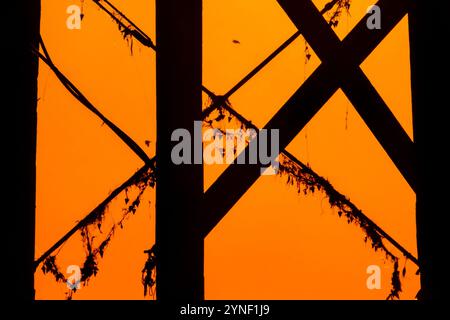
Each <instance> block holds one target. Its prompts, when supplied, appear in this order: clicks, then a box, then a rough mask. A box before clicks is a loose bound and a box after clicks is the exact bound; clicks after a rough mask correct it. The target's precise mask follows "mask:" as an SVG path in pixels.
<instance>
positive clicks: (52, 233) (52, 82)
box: [35, 0, 419, 299]
mask: <svg viewBox="0 0 450 320" xmlns="http://www.w3.org/2000/svg"><path fill="white" fill-rule="evenodd" d="M84 2H85V4H84V13H85V18H84V20H83V22H82V28H81V30H68V29H67V28H66V25H65V20H66V18H67V16H68V15H67V14H66V8H67V7H68V6H69V5H71V4H77V5H80V4H81V2H80V0H58V1H50V0H43V1H42V23H41V26H42V35H43V38H44V41H45V42H46V45H47V48H48V50H49V52H50V54H51V56H52V58H53V60H54V62H55V64H56V65H57V66H59V67H60V69H61V71H63V72H64V73H65V74H66V75H67V76H68V78H69V79H71V80H72V81H73V82H74V83H75V84H76V85H77V86H78V87H79V89H80V90H81V91H82V92H83V93H84V94H85V95H86V96H87V97H88V98H89V99H90V100H91V101H92V102H93V103H94V105H96V106H97V107H98V108H99V109H100V110H101V111H102V112H103V113H104V114H105V115H107V116H108V117H109V118H110V119H111V120H112V121H113V122H115V123H116V124H117V125H118V126H119V127H121V128H122V129H123V130H124V131H125V132H127V133H128V134H129V135H130V136H131V137H132V138H133V139H135V140H136V141H137V142H138V143H139V144H140V145H141V147H142V148H143V149H144V150H146V151H148V154H149V155H150V156H152V155H154V146H155V144H154V141H155V135H156V130H155V101H156V100H155V54H154V52H153V51H152V50H151V49H148V48H145V47H142V46H141V45H139V44H138V43H137V42H136V41H135V42H134V46H133V47H134V52H133V55H131V54H130V49H129V47H128V46H127V44H126V42H125V41H124V40H123V39H122V37H121V34H120V33H119V32H118V31H117V27H116V25H115V24H114V23H113V22H112V21H111V19H110V18H109V17H107V16H106V15H105V14H104V13H103V12H101V11H100V10H99V9H98V8H97V7H96V6H95V5H94V4H93V3H92V1H90V0H85V1H84ZM112 2H113V3H114V4H115V5H117V6H118V7H119V8H120V9H121V10H122V11H123V12H125V13H126V14H127V15H128V16H129V17H130V18H131V19H133V20H134V21H135V22H136V23H137V24H138V25H139V26H140V27H141V28H142V29H143V30H144V31H145V32H146V33H147V34H148V35H150V36H151V37H152V39H154V38H155V16H154V1H144V0H135V1H132V2H130V1H123V0H120V1H119V0H112ZM203 3H204V49H203V50H204V58H203V59H204V60H203V70H204V71H203V83H204V84H205V85H206V86H207V87H208V88H209V89H211V90H213V91H214V92H216V93H218V94H221V93H225V92H226V91H227V90H228V89H229V88H231V86H233V85H234V84H235V83H236V82H237V81H238V80H240V79H241V78H242V77H243V76H244V75H245V74H246V73H247V72H248V71H250V70H251V69H252V68H253V67H254V66H256V64H258V63H259V62H260V61H261V60H263V59H264V58H265V57H266V56H267V55H268V54H269V53H270V52H271V51H273V50H274V49H275V48H276V47H277V46H278V45H279V44H281V43H282V42H283V41H284V40H286V39H287V38H288V37H289V36H290V35H291V34H292V33H294V32H295V30H296V29H295V26H294V25H293V24H292V22H290V20H289V18H288V17H287V16H286V14H285V13H284V12H283V11H282V10H281V8H280V7H279V5H278V4H277V2H276V1H275V0H228V1H218V0H204V1H203ZM314 3H315V4H316V5H317V6H318V7H319V8H320V9H321V8H322V7H323V4H324V3H326V1H325V0H316V1H314ZM255 4H257V5H255ZM371 4H373V1H371V0H353V1H352V8H351V16H347V15H346V14H344V15H343V17H342V19H341V23H340V26H339V27H338V28H337V29H336V32H337V33H338V35H339V37H340V38H341V39H342V38H343V37H344V36H345V35H346V34H347V32H348V31H350V30H351V29H352V28H353V27H354V25H355V24H356V23H357V22H358V21H359V20H360V19H361V17H362V16H363V15H364V14H365V11H366V8H367V7H368V6H369V5H371ZM233 39H237V40H239V41H240V43H241V44H239V45H238V44H234V43H233V42H232V40H233ZM319 63H320V61H319V60H318V58H317V57H316V56H315V55H313V57H312V59H311V61H310V62H309V63H308V64H307V65H306V66H305V64H304V40H303V39H302V38H299V39H297V40H296V41H295V42H294V43H293V44H292V45H291V46H290V47H289V48H288V49H286V50H285V51H284V52H283V53H282V54H281V55H280V56H279V57H277V58H276V59H275V60H274V61H273V62H272V63H271V64H270V65H269V66H267V67H266V68H265V69H264V70H263V71H262V72H260V74H258V76H256V77H255V78H254V79H253V80H251V81H250V82H249V83H248V84H247V85H246V86H244V87H243V88H242V89H241V90H240V91H238V92H237V93H236V94H235V95H234V96H233V97H232V98H231V99H230V101H231V103H232V105H233V107H234V108H235V109H237V110H238V111H239V112H241V113H242V114H243V115H244V116H245V117H247V118H248V119H250V120H252V122H253V123H254V124H256V125H258V126H260V127H261V126H263V125H264V124H265V123H266V122H267V120H269V119H270V118H271V116H272V115H273V114H274V113H275V112H276V110H277V109H279V108H280V107H281V106H282V105H283V103H284V102H285V101H286V100H287V99H288V98H289V97H290V96H291V95H292V94H293V93H294V91H295V90H296V89H297V88H298V87H299V86H300V85H301V84H302V82H303V81H304V79H305V78H306V77H308V76H309V75H310V74H311V73H312V72H313V71H314V69H315V68H316V67H317V66H318V65H319ZM362 69H363V70H364V72H365V73H366V74H367V76H368V78H369V79H370V80H371V81H372V83H373V85H374V87H375V88H376V89H377V90H378V92H379V93H380V95H381V96H382V97H383V99H384V100H385V101H386V103H387V105H388V106H389V107H390V108H391V110H392V112H393V113H394V114H395V115H396V116H397V118H398V120H399V122H400V123H401V124H402V126H403V127H404V129H405V130H406V131H407V132H408V134H409V135H410V136H412V120H411V94H410V83H409V50H408V24H407V18H405V19H403V20H402V21H401V23H400V24H399V25H398V26H397V27H396V28H395V29H394V30H393V32H391V34H390V35H389V36H388V37H387V38H386V39H385V40H384V41H383V42H382V44H381V45H380V46H379V47H378V48H377V49H376V50H375V51H374V52H373V53H372V54H371V55H370V56H369V58H368V59H367V60H366V61H365V62H364V63H363V64H362ZM39 98H40V100H39V103H38V117H39V119H38V152H37V170H38V171H37V224H36V255H37V256H39V255H40V254H41V253H42V252H44V251H45V250H46V249H48V247H49V246H50V245H52V244H53V243H54V242H55V241H56V240H58V239H59V238H60V237H61V236H62V235H63V234H65V233H66V232H67V231H68V230H69V229H70V228H71V227H72V226H73V225H74V224H75V223H76V221H77V220H79V219H81V218H83V217H84V216H85V215H86V214H87V213H88V212H89V211H90V210H92V209H93V208H94V207H95V206H96V205H97V204H98V203H99V202H100V201H102V200H103V199H104V198H105V197H106V196H107V195H108V193H109V192H110V191H112V190H113V189H114V188H115V187H117V186H118V185H119V184H121V183H122V181H123V180H125V179H126V178H128V177H129V176H130V175H131V174H132V173H134V172H135V171H136V170H137V169H138V168H139V167H140V166H141V165H142V163H141V162H140V160H139V159H138V158H137V157H136V156H135V155H134V154H133V153H132V152H131V151H129V150H128V149H127V147H126V146H125V145H124V144H123V143H122V142H121V141H120V140H119V139H118V138H116V137H115V136H114V134H113V133H111V131H110V130H109V129H108V128H107V127H106V126H102V123H101V121H99V120H98V119H97V118H95V116H93V115H92V114H91V113H90V112H89V111H87V110H86V109H85V108H84V107H83V106H82V105H81V104H80V103H78V102H77V101H76V100H75V99H74V98H72V96H70V95H69V93H67V92H66V90H65V89H64V88H63V87H62V85H61V84H60V83H59V82H58V80H57V79H56V77H55V76H54V75H53V74H52V73H51V71H50V70H49V69H48V68H47V67H46V66H45V65H42V64H41V68H40V74H39ZM145 140H150V141H152V143H151V144H150V147H147V146H146V145H145V143H144V142H145ZM288 150H289V151H290V152H291V153H293V154H294V155H296V156H297V157H298V158H299V159H301V160H302V161H304V162H308V163H309V164H310V165H311V167H312V168H313V169H314V170H315V171H316V172H318V173H319V174H321V175H322V176H324V177H326V178H328V179H329V180H330V181H331V182H332V183H333V185H334V186H335V187H336V189H337V190H338V191H340V192H342V193H344V194H346V195H347V196H349V197H350V199H351V200H352V201H353V202H354V203H355V204H356V205H357V206H359V207H360V208H361V209H362V210H363V211H364V212H365V213H366V214H367V215H368V216H369V217H370V218H371V219H373V220H374V221H375V222H376V223H378V224H379V225H380V226H381V227H382V228H384V229H385V231H387V232H388V233H390V234H391V235H392V236H393V237H394V238H395V239H397V240H398V241H399V242H400V243H401V244H402V245H403V246H404V247H406V248H407V249H408V250H409V251H410V252H412V253H413V254H414V255H416V254H417V253H416V252H417V251H416V243H415V218H414V205H415V194H414V192H413V191H412V190H411V189H410V187H409V186H408V184H407V183H406V182H405V180H404V179H403V178H402V176H401V175H400V173H399V172H398V171H397V170H396V168H395V166H394V165H393V164H392V163H391V161H390V160H389V158H388V156H387V155H386V153H385V152H384V151H383V149H382V148H381V146H379V145H378V143H377V141H376V139H375V138H374V137H373V135H372V134H371V133H370V131H369V130H368V129H367V127H366V126H365V124H364V123H363V121H362V120H361V118H360V117H359V115H358V114H357V113H356V112H355V110H354V109H353V107H352V105H351V104H350V102H349V101H348V100H347V99H346V97H345V95H344V94H343V93H342V92H341V91H338V92H337V93H336V94H335V95H334V96H333V97H332V98H331V99H330V100H329V101H328V103H327V104H326V105H325V106H324V107H323V108H322V110H321V111H320V112H319V113H318V114H317V115H316V116H315V117H314V118H313V120H312V121H311V122H310V124H309V125H308V126H307V127H306V128H305V129H304V130H302V131H301V132H300V134H299V135H298V136H297V137H296V139H295V140H294V141H293V142H292V143H291V144H290V145H289V147H288ZM224 168H225V166H220V167H217V166H216V167H210V166H206V167H205V188H208V187H209V186H210V185H211V183H212V182H213V181H214V180H215V179H216V178H217V176H218V175H219V174H220V172H221V171H223V169H224ZM123 199H124V198H123V196H121V197H119V198H118V200H117V201H116V202H114V203H113V204H112V205H111V206H110V208H109V211H108V214H107V215H106V223H108V222H111V221H117V219H119V217H120V211H121V208H122V206H123ZM149 201H150V202H149ZM153 204H154V191H153V190H149V191H147V192H146V194H145V201H143V203H142V204H141V206H140V208H139V210H138V212H137V213H136V215H135V216H132V217H131V218H130V219H129V220H128V221H127V222H126V224H125V228H124V229H123V230H119V231H118V232H117V233H116V235H115V237H114V239H113V241H112V243H111V245H110V246H109V248H108V249H107V251H106V254H105V258H104V259H101V260H100V263H99V268H100V272H99V274H98V275H97V276H96V277H95V278H93V279H91V281H90V283H89V286H87V287H83V288H82V289H81V290H79V292H77V294H76V295H74V299H142V298H143V289H142V285H141V283H140V277H141V274H140V272H141V269H142V267H143V264H144V262H145V259H146V256H145V255H144V254H143V250H145V249H148V248H150V247H151V246H152V244H153V243H154V221H155V219H154V218H155V211H154V207H153ZM114 219H115V220H114ZM205 246H206V247H205V295H206V298H207V299H384V298H385V297H386V296H387V295H388V293H389V291H390V277H391V272H392V264H391V263H389V262H385V260H384V257H383V254H382V253H374V252H373V250H372V249H371V248H370V247H369V245H368V244H365V243H364V241H363V233H362V232H361V231H360V229H358V228H357V227H356V226H353V225H348V224H347V223H346V222H345V220H344V219H339V218H338V217H337V215H336V212H333V211H332V210H330V209H329V205H328V203H327V201H326V200H325V199H324V195H323V194H320V193H316V194H315V195H313V196H303V195H301V196H299V195H297V191H296V190H295V189H294V188H292V187H288V186H287V185H286V183H285V180H284V179H282V178H279V177H274V176H265V177H261V178H260V179H259V180H258V181H257V182H256V183H255V184H254V186H253V187H252V188H251V189H250V190H249V191H248V192H247V193H246V194H245V195H244V196H243V197H242V199H241V200H240V201H239V202H238V203H237V204H236V205H235V206H234V207H233V209H232V210H231V211H230V212H229V213H228V214H227V216H226V217H225V218H224V219H223V220H222V222H221V223H220V224H219V225H218V226H217V227H216V228H215V229H214V230H213V232H212V233H211V234H210V235H209V236H208V237H207V238H206V241H205ZM82 252H83V251H82V246H81V241H80V236H79V234H77V235H75V236H74V237H73V238H72V239H71V240H69V241H68V242H67V243H66V244H65V245H64V246H63V248H62V249H61V251H60V254H59V255H58V262H59V264H60V265H61V267H62V269H63V271H65V268H66V267H67V266H68V265H71V264H81V263H82V261H83V255H82ZM394 252H395V253H396V254H398V252H396V251H394ZM372 264H376V265H380V267H381V269H382V289H381V290H368V289H367V288H366V279H367V276H368V275H367V274H366V268H367V266H368V265H372ZM403 264H404V260H400V267H401V268H402V267H403ZM407 270H408V272H407V275H406V278H405V279H403V287H404V290H403V291H404V292H403V293H402V295H401V298H402V299H413V298H414V296H415V294H416V292H417V291H418V287H419V279H418V276H415V275H414V273H415V271H416V270H417V268H416V267H415V266H414V265H413V264H412V263H411V262H408V263H407ZM35 279H36V298H37V299H64V292H65V291H66V288H65V285H64V284H57V283H55V281H54V279H53V278H52V277H51V276H49V275H43V273H42V272H41V271H40V269H39V270H38V271H37V272H36V277H35Z"/></svg>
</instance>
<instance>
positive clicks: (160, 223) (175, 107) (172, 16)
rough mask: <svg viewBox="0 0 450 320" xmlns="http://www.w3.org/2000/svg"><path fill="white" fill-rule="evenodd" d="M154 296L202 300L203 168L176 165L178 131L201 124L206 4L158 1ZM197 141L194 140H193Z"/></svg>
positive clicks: (192, 133)
mask: <svg viewBox="0 0 450 320" xmlns="http://www.w3.org/2000/svg"><path fill="white" fill-rule="evenodd" d="M156 42H157V46H158V50H157V60H156V64H157V67H156V72H157V75H156V77H157V147H156V148H157V179H158V180H157V181H158V184H157V189H156V245H157V261H158V262H157V279H156V292H157V293H156V294H157V298H158V299H159V300H172V299H175V300H180V299H184V300H187V299H189V300H200V299H203V298H204V280H203V250H204V247H203V237H202V236H201V234H200V232H199V229H198V221H197V219H198V218H197V217H199V216H200V215H199V212H200V208H199V204H200V200H201V198H202V195H203V168H202V166H201V165H193V164H182V165H175V164H173V162H172V160H171V151H172V148H173V146H174V145H176V142H172V141H171V134H172V132H173V131H174V130H175V129H178V128H184V129H187V130H188V131H189V132H190V133H191V137H192V138H193V137H194V132H193V128H194V121H199V120H201V113H202V101H201V82H202V81H201V80H202V0H190V1H186V0H157V1H156ZM192 142H193V141H192Z"/></svg>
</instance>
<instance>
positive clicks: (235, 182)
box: [35, 0, 416, 267]
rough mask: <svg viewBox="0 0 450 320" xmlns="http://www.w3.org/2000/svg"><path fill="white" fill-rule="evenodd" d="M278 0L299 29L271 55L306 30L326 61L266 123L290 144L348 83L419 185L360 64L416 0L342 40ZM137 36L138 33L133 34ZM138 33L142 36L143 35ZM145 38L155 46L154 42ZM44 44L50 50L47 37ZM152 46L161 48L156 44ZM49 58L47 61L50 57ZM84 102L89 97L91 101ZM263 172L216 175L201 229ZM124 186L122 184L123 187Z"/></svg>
mask: <svg viewBox="0 0 450 320" xmlns="http://www.w3.org/2000/svg"><path fill="white" fill-rule="evenodd" d="M94 2H95V3H97V4H98V2H99V1H98V0H97V1H96V0H94ZM278 2H279V4H280V5H281V7H282V8H283V9H284V10H285V12H286V13H287V14H288V16H289V17H290V19H291V20H292V21H293V22H294V24H295V25H296V26H297V28H298V29H299V31H298V32H296V33H295V34H294V35H293V36H292V37H291V38H290V39H288V41H286V43H285V44H283V45H282V46H281V47H280V48H279V49H278V50H277V51H276V52H274V54H272V55H271V56H275V55H277V54H278V53H279V51H281V50H282V49H283V48H284V47H286V46H287V45H288V44H289V43H291V42H292V41H293V40H294V39H295V38H296V37H297V36H298V35H299V34H300V33H302V34H303V36H304V37H305V39H306V40H307V42H308V43H309V44H310V45H311V46H312V47H313V49H314V50H315V52H316V53H317V55H318V56H319V58H320V59H321V60H322V64H321V65H320V66H319V67H318V69H317V70H316V71H315V72H314V73H313V74H312V75H311V77H310V78H308V80H307V81H305V83H304V84H303V85H302V86H301V87H300V88H299V89H298V90H297V92H295V93H294V95H293V96H292V97H291V98H290V99H289V100H288V101H287V102H286V104H285V105H284V106H283V107H282V108H281V109H280V110H279V111H278V112H277V114H275V116H274V117H273V118H272V119H271V120H270V121H269V122H268V124H267V125H266V126H265V128H277V125H278V126H279V127H278V128H279V129H280V138H281V139H280V146H281V147H282V149H284V148H285V147H286V146H287V145H288V144H289V142H290V141H291V140H292V139H293V138H294V137H295V135H296V134H297V133H298V132H299V131H300V130H301V129H302V128H303V127H304V126H305V125H306V124H307V123H308V122H309V121H310V120H311V119H312V117H313V116H314V115H315V114H316V113H317V112H318V111H319V110H320V108H321V107H322V106H323V104H325V102H326V101H327V100H328V99H329V98H330V97H331V96H332V95H333V94H334V92H336V91H337V90H338V88H342V90H343V91H344V93H345V94H346V95H347V97H348V98H349V100H350V101H351V102H352V104H353V105H354V107H355V108H356V110H357V111H358V112H359V114H360V115H361V117H362V118H363V119H364V121H365V123H366V124H367V126H368V127H369V129H370V130H371V131H372V133H373V134H374V136H375V137H376V138H377V140H378V141H379V142H380V144H381V145H382V146H383V148H384V149H385V151H386V152H387V154H388V155H389V156H390V158H391V159H392V160H393V162H394V164H395V165H396V166H397V168H398V169H399V171H400V172H401V173H402V175H403V176H404V177H405V179H406V181H407V182H408V183H409V184H410V186H411V187H412V189H414V190H415V177H414V170H413V165H414V163H413V160H412V159H414V157H413V149H414V144H413V142H412V141H411V140H410V139H409V137H408V135H407V134H406V133H405V131H404V130H403V129H402V127H401V125H400V124H399V123H398V121H397V119H396V118H395V117H394V115H393V114H392V112H391V111H390V110H389V108H388V107H387V106H386V104H385V103H384V101H383V99H382V98H381V97H380V96H379V94H378V93H377V92H376V90H375V89H374V88H373V86H372V84H371V83H370V81H369V80H368V79H367V77H366V76H365V75H364V73H363V72H362V70H361V69H360V67H359V64H360V63H361V62H362V61H363V60H364V59H365V58H366V57H367V56H368V55H369V54H370V53H371V52H372V51H373V50H374V49H375V48H376V47H377V46H378V44H379V43H380V42H381V41H382V40H383V39H384V38H385V37H386V35H387V34H388V33H389V32H390V31H391V30H392V29H393V28H394V27H395V25H396V24H397V23H398V22H399V21H400V20H401V19H402V18H403V16H404V15H405V14H406V13H407V12H408V10H409V8H410V5H411V0H396V1H388V0H380V1H379V2H378V3H377V5H378V6H379V7H380V8H381V10H382V12H383V20H382V21H383V29H382V30H368V29H367V27H366V23H365V21H366V19H365V18H363V19H362V20H361V21H360V22H359V23H358V24H357V26H356V27H355V28H354V29H353V30H352V31H351V32H350V34H349V35H348V36H347V37H346V38H345V39H344V40H343V41H342V42H341V41H340V40H339V39H338V38H337V36H336V34H335V33H334V32H333V31H332V29H331V28H330V27H329V25H328V24H327V22H326V21H325V20H324V19H323V18H322V16H321V14H322V13H320V12H318V10H317V9H316V8H315V6H314V5H313V4H312V2H311V1H310V0H298V1H295V0H278ZM324 10H325V9H324ZM105 11H106V10H105ZM144 35H145V34H144ZM133 36H135V35H134V34H133ZM146 37H147V36H146ZM147 38H148V37H147ZM137 39H138V40H140V38H137ZM150 42H151V40H150ZM151 43H152V42H151ZM143 44H144V45H147V46H149V45H148V43H147V44H146V43H143ZM152 44H153V43H152ZM42 46H43V48H44V51H46V50H45V46H44V45H43V43H42ZM150 47H151V48H152V49H155V47H154V46H150ZM45 54H46V57H47V56H48V53H47V52H45ZM40 58H41V59H42V58H43V56H41V55H40ZM43 60H44V62H46V63H47V61H45V59H43ZM266 60H267V61H265V62H263V63H262V64H261V65H260V66H258V67H257V68H256V69H255V71H254V72H252V73H251V74H250V75H249V76H247V77H251V76H252V75H253V74H254V73H255V72H257V70H259V69H261V68H262V67H263V66H264V65H265V64H267V62H268V61H270V59H266ZM51 65H53V63H52V62H51V60H50V65H49V66H51ZM53 66H54V65H53ZM54 71H55V70H54ZM55 72H56V71H55ZM58 73H59V70H58ZM65 80H67V79H65ZM71 86H73V85H71ZM236 87H239V86H238V85H237V86H236ZM202 89H203V90H206V91H207V92H208V94H210V95H213V94H212V93H211V92H209V90H207V89H206V88H205V87H202ZM69 91H71V90H69ZM232 91H233V89H232V90H230V92H232ZM230 95H231V94H230ZM81 102H82V103H83V104H85V103H86V101H81ZM300 105H301V106H302V108H303V109H302V110H300V109H299V108H298V106H300ZM292 116H295V118H290V117H292ZM113 131H114V130H113ZM120 136H121V135H120V134H119V137H120ZM131 149H132V150H133V148H131ZM247 149H248V147H247ZM134 151H135V150H134ZM135 152H136V151H135ZM243 152H246V151H245V150H244V151H243ZM137 154H139V153H137ZM141 158H142V157H141ZM143 160H144V162H145V163H147V165H148V163H149V162H152V161H154V159H151V160H150V159H148V157H146V159H143ZM140 171H141V170H140ZM133 176H135V175H133ZM259 176H260V167H259V166H255V165H238V166H236V165H230V167H229V168H228V169H227V170H226V171H225V172H224V173H223V174H222V175H221V176H220V177H219V179H218V180H216V182H215V183H214V184H213V185H212V186H211V187H210V188H209V189H208V190H207V192H206V193H205V195H204V199H203V205H204V206H205V208H216V210H215V211H212V212H210V213H208V214H206V213H205V211H203V215H204V217H203V219H202V220H201V223H202V225H201V226H200V231H201V233H202V235H203V236H204V237H206V236H207V235H208V233H209V232H210V231H211V230H212V229H213V228H214V227H215V225H217V224H218V223H219V221H220V220H221V219H222V218H223V217H224V216H225V215H226V213H227V212H228V211H229V209H231V207H232V206H233V205H234V204H235V203H236V202H237V201H238V200H239V199H240V197H242V195H243V194H244V193H245V192H246V191H247V190H248V189H249V188H250V187H251V185H252V184H253V183H254V182H255V181H256V180H257V179H258V177H259ZM125 184H126V182H125V183H124V185H125ZM231 186H232V188H231ZM118 189H121V187H119V188H118ZM107 200H108V198H107ZM105 201H106V200H105ZM94 211H95V210H94ZM76 230H77V227H75V228H73V230H71V231H70V232H69V233H68V234H66V235H65V236H64V237H63V238H62V239H61V240H60V241H58V242H57V243H56V244H55V245H54V246H52V248H50V249H49V250H48V251H47V252H46V253H44V254H43V255H42V256H41V258H40V259H38V260H37V261H36V262H35V267H37V265H39V263H40V262H42V261H43V259H45V258H46V257H47V256H48V255H49V254H51V252H52V251H53V250H55V248H57V247H58V246H59V245H60V244H61V243H62V242H64V241H65V240H67V239H68V238H69V237H70V235H71V234H72V233H73V232H75V231H76ZM412 258H413V259H412V260H413V261H416V259H415V258H414V257H412Z"/></svg>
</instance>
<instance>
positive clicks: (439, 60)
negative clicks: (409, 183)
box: [409, 1, 450, 300]
mask: <svg viewBox="0 0 450 320" xmlns="http://www.w3.org/2000/svg"><path fill="white" fill-rule="evenodd" d="M444 6H447V7H448V4H446V1H443V2H439V3H438V2H436V3H434V5H432V4H431V3H429V2H426V1H415V2H414V6H413V8H412V10H411V12H410V13H409V28H410V49H411V50H410V52H411V87H412V99H413V125H414V142H415V145H416V150H417V159H418V161H417V181H418V184H417V192H416V199H417V200H416V225H417V248H418V256H419V264H420V270H421V272H420V277H421V291H420V293H419V295H418V298H419V299H422V300H436V299H442V298H443V297H444V296H443V293H444V290H446V288H444V286H445V285H444V283H446V282H445V279H446V277H447V273H448V271H446V270H445V266H446V262H445V261H444V257H445V253H447V252H448V240H446V239H445V238H444V235H447V234H448V231H446V230H444V223H442V221H441V218H442V215H443V214H444V213H445V212H446V211H448V207H445V206H446V201H447V199H448V195H445V194H444V192H446V190H448V189H447V188H446V190H445V191H443V189H442V187H437V186H436V182H437V180H440V179H442V178H441V177H442V174H443V171H445V170H446V167H448V163H447V164H444V163H443V162H444V161H443V160H442V156H441V153H440V150H442V148H443V147H444V146H445V145H447V143H444V130H448V124H445V123H440V122H439V121H442V122H443V121H444V119H445V121H448V117H444V114H443V113H442V112H444V111H441V110H443V109H448V87H447V86H448V81H446V79H448V74H447V73H446V72H445V71H444V70H448V68H449V67H450V63H449V59H448V51H447V50H448V49H447V48H446V42H447V40H446V39H448V36H449V34H450V29H449V27H448V26H447V23H448V19H447V13H448V8H447V9H445V8H443V7H444Z"/></svg>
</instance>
